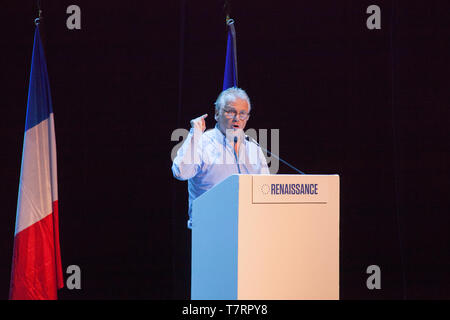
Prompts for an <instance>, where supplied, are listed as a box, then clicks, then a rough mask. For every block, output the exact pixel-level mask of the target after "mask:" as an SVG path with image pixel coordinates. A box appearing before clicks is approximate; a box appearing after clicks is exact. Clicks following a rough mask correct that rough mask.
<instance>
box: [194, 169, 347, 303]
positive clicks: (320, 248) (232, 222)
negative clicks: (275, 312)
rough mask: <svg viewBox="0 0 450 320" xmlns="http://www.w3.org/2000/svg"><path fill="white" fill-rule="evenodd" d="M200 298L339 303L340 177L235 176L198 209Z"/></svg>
mask: <svg viewBox="0 0 450 320" xmlns="http://www.w3.org/2000/svg"><path fill="white" fill-rule="evenodd" d="M191 277H192V278H191V299H193V300H236V299H240V300H281V299H282V300H303V299H304V300H336V299H339V176H338V175H232V176H230V177H228V178H227V179H225V180H224V181H222V182H221V183H219V184H217V185H216V186H214V187H213V188H211V189H210V190H208V191H207V192H205V193H204V194H202V195H201V196H200V197H198V198H197V199H195V200H194V202H193V205H192V274H191Z"/></svg>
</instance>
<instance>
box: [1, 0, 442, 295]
mask: <svg viewBox="0 0 450 320" xmlns="http://www.w3.org/2000/svg"><path fill="white" fill-rule="evenodd" d="M41 2H42V9H43V16H44V21H43V23H42V24H41V26H42V33H43V35H44V44H45V48H46V58H47V65H48V73H49V79H50V84H51V91H52V98H53V109H54V112H55V123H56V142H57V150H58V175H59V210H60V231H61V251H62V261H63V271H64V273H65V270H66V268H67V266H69V265H72V264H76V265H79V266H80V268H81V271H82V280H81V285H82V289H81V290H72V291H71V290H68V289H67V288H64V289H62V290H61V291H60V293H59V296H60V298H61V299H188V298H189V291H190V287H189V286H190V282H189V281H190V280H189V277H190V269H189V268H190V265H189V264H190V260H189V259H190V253H189V252H190V231H189V230H188V229H186V218H187V184H186V183H185V182H179V181H176V180H175V179H173V178H172V173H171V170H170V166H171V159H170V152H171V149H172V147H173V146H174V145H175V144H176V143H177V142H172V141H170V136H171V133H172V131H173V130H174V129H176V128H178V127H182V128H188V125H189V120H190V119H192V118H193V117H196V116H198V115H201V114H203V113H209V114H210V115H212V114H213V102H214V101H215V99H216V97H217V95H218V94H219V93H220V91H221V88H222V79H223V70H224V64H225V61H224V60H225V49H226V27H225V21H224V17H225V13H224V10H223V1H218V0H216V1H206V0H205V1H199V0H192V1H188V0H177V1H168V2H163V1H159V2H156V1H155V2H154V3H149V2H148V1H131V0H129V1H124V2H114V3H112V2H111V1H86V0H84V1H79V0H77V1H65V0H63V1H49V0H47V1H41ZM163 3H164V4H163ZM71 4H77V5H78V6H80V8H81V30H68V29H67V28H66V19H67V17H68V16H69V15H68V14H66V8H67V7H68V6H69V5H71ZM371 4H377V5H379V6H380V8H381V18H382V29H381V30H368V29H367V28H366V19H367V18H368V16H369V15H368V14H366V8H367V7H368V6H369V5H371ZM1 7H2V8H1V11H2V18H1V30H2V31H1V41H0V51H1V60H0V63H1V74H0V79H1V98H2V99H1V108H2V116H1V117H0V121H1V127H0V139H1V140H0V141H1V152H0V161H1V166H0V168H1V169H0V170H1V171H0V172H1V173H0V177H1V182H2V183H1V184H0V188H1V189H0V197H1V200H2V210H1V216H0V219H1V220H0V227H1V231H0V234H1V242H0V243H1V250H0V253H1V257H0V259H1V263H0V299H7V297H8V291H9V277H10V271H11V270H10V268H11V257H12V249H13V236H14V224H15V212H16V205H17V191H18V181H19V174H20V161H21V152H22V143H23V133H24V127H25V113H26V104H27V92H28V82H29V72H30V64H31V53H32V46H33V35H34V24H33V20H34V18H36V17H37V6H36V2H35V1H23V2H21V3H19V2H17V1H9V2H6V3H3V4H2V6H1ZM231 9H232V10H231V13H232V17H233V18H234V19H235V21H236V23H235V26H236V31H237V48H238V66H239V86H240V87H242V88H244V89H245V90H246V91H247V92H248V94H249V95H250V98H251V99H252V118H251V120H250V121H249V123H248V125H247V127H248V128H250V127H251V128H266V129H280V155H281V157H282V158H284V159H286V160H287V161H289V162H291V163H292V164H294V165H295V166H297V167H298V168H299V169H301V170H303V171H305V172H306V173H311V174H315V173H316V174H317V173H320V174H332V173H338V174H339V175H340V177H341V281H340V286H341V298H342V299H448V298H449V297H450V271H449V270H450V235H449V231H448V230H449V227H450V217H449V208H450V203H449V202H450V201H449V197H448V195H447V194H448V191H449V190H450V188H449V187H450V182H449V181H450V180H449V168H448V167H449V166H448V164H449V163H450V152H449V151H450V143H449V136H450V135H449V116H450V112H449V102H450V99H449V74H450V63H449V62H448V56H449V53H450V45H449V39H450V37H449V36H450V3H449V2H448V1H446V0H443V1H406V0H405V1H403V0H396V1H379V0H377V1H365V0H343V1H332V0H327V1H325V0H321V1H277V2H275V1H245V2H243V1H234V2H233V6H232V8H231ZM213 125H214V120H213V117H212V116H211V117H209V118H208V119H207V126H208V127H212V126H213ZM279 173H288V174H290V173H294V172H293V171H292V170H291V169H289V168H288V167H286V166H284V165H282V164H280V171H279ZM372 264H376V265H379V266H380V268H381V286H382V288H381V290H368V289H367V287H366V279H367V277H368V275H367V274H366V268H367V267H368V266H369V265H372ZM66 277H67V275H66Z"/></svg>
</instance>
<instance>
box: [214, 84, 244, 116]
mask: <svg viewBox="0 0 450 320" xmlns="http://www.w3.org/2000/svg"><path fill="white" fill-rule="evenodd" d="M236 99H242V100H246V101H247V103H248V111H250V108H251V104H250V98H249V97H248V95H247V93H246V92H245V91H244V90H242V89H241V88H236V87H231V88H228V89H226V90H224V91H222V92H221V93H220V94H219V96H218V97H217V100H216V102H215V103H214V105H215V106H216V111H220V109H221V108H223V107H225V106H226V105H227V104H228V103H230V102H233V101H235V100H236Z"/></svg>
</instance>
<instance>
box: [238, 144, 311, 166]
mask: <svg viewBox="0 0 450 320" xmlns="http://www.w3.org/2000/svg"><path fill="white" fill-rule="evenodd" d="M236 139H237V137H235V141H236ZM245 140H247V141H251V142H253V143H254V144H256V145H257V146H258V147H260V148H261V149H263V151H265V152H266V153H269V154H270V155H271V156H274V157H275V158H277V159H278V160H280V161H281V162H283V163H284V164H285V165H287V166H288V167H289V168H291V169H294V170H295V171H297V172H298V173H300V174H305V173H304V172H302V171H300V170H298V169H297V168H296V167H294V166H293V165H291V164H289V163H287V162H286V161H284V160H283V159H281V158H280V157H279V156H277V155H276V154H274V153H272V152H271V151H269V150H267V149H266V148H263V147H261V146H260V145H259V143H258V142H256V141H255V139H253V138H252V137H250V136H247V135H246V136H245Z"/></svg>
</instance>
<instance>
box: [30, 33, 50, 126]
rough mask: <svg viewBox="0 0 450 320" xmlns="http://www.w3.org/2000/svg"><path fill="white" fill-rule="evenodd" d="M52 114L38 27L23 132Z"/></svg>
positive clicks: (35, 34)
mask: <svg viewBox="0 0 450 320" xmlns="http://www.w3.org/2000/svg"><path fill="white" fill-rule="evenodd" d="M52 112H53V109H52V101H51V95H50V86H49V82H48V74H47V64H46V62H45V56H44V48H43V46H42V42H41V36H40V34H39V25H37V26H36V31H35V32H34V46H33V57H32V60H31V72H30V84H29V89H28V105H27V117H26V123H25V131H27V130H28V129H30V128H32V127H34V126H36V125H37V124H39V123H40V122H42V121H44V120H45V119H48V118H49V117H50V113H52Z"/></svg>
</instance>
